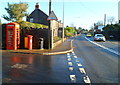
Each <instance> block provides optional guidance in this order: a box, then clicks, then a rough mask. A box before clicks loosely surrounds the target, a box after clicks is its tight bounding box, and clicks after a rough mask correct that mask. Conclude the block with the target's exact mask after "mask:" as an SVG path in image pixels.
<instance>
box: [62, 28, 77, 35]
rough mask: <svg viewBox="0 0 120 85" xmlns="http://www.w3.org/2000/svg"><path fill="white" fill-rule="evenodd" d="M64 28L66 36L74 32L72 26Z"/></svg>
mask: <svg viewBox="0 0 120 85" xmlns="http://www.w3.org/2000/svg"><path fill="white" fill-rule="evenodd" d="M64 30H65V35H66V36H68V37H70V36H73V35H74V34H75V33H76V29H75V28H73V27H66V28H65V29H64Z"/></svg>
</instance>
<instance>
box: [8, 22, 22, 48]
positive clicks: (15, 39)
mask: <svg viewBox="0 0 120 85" xmlns="http://www.w3.org/2000/svg"><path fill="white" fill-rule="evenodd" d="M6 25H7V26H6V49H8V50H16V49H17V48H19V47H20V26H19V24H18V23H15V22H12V23H8V24H6Z"/></svg>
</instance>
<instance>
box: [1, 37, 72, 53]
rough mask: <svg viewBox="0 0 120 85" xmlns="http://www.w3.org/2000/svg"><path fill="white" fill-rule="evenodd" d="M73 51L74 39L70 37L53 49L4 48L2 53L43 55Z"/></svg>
mask: <svg viewBox="0 0 120 85" xmlns="http://www.w3.org/2000/svg"><path fill="white" fill-rule="evenodd" d="M72 51H73V47H72V41H71V40H70V39H67V40H65V41H64V42H63V43H60V44H58V45H57V46H56V47H54V48H53V49H50V50H49V49H32V50H28V49H17V50H2V53H5V52H10V53H23V54H41V55H56V54H65V53H69V52H72Z"/></svg>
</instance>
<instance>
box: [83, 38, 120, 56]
mask: <svg viewBox="0 0 120 85" xmlns="http://www.w3.org/2000/svg"><path fill="white" fill-rule="evenodd" d="M85 39H87V40H88V41H90V42H91V43H93V44H95V45H97V46H99V47H101V48H104V49H106V50H108V51H110V52H112V53H114V54H116V55H120V54H119V52H116V51H114V50H112V49H110V48H107V47H105V46H102V45H100V44H97V43H95V42H93V41H91V40H89V39H88V38H86V37H85Z"/></svg>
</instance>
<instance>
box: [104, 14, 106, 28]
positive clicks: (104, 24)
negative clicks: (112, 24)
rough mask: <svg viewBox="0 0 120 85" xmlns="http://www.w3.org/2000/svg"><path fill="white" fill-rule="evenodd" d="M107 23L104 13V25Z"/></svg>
mask: <svg viewBox="0 0 120 85" xmlns="http://www.w3.org/2000/svg"><path fill="white" fill-rule="evenodd" d="M105 24H106V14H105V15H104V27H105Z"/></svg>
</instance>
